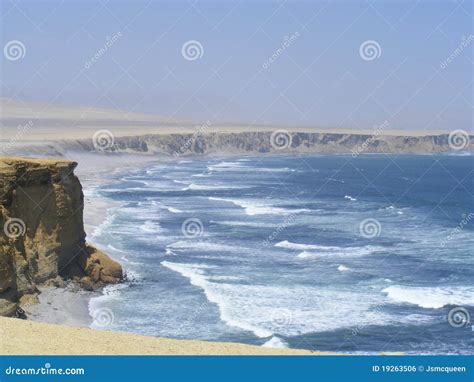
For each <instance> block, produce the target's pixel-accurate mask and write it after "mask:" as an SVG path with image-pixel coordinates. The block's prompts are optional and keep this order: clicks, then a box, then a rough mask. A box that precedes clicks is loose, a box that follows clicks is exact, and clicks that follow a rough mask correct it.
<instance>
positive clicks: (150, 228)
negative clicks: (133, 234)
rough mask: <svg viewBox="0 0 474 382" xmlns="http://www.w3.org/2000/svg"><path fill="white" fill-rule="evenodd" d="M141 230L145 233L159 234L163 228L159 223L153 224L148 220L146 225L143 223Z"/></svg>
mask: <svg viewBox="0 0 474 382" xmlns="http://www.w3.org/2000/svg"><path fill="white" fill-rule="evenodd" d="M140 229H141V230H142V231H144V232H149V233H158V232H160V231H161V226H160V223H158V222H153V221H151V220H147V221H146V222H145V223H143V224H142V225H141V226H140Z"/></svg>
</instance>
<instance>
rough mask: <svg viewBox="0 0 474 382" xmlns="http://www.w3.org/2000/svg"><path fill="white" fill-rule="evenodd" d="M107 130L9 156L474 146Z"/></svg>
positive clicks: (414, 139) (459, 141) (433, 140)
mask: <svg viewBox="0 0 474 382" xmlns="http://www.w3.org/2000/svg"><path fill="white" fill-rule="evenodd" d="M100 132H104V135H102V136H100V134H99V137H98V138H97V139H96V140H95V139H94V138H93V137H92V133H91V138H90V139H75V140H73V139H70V140H62V141H59V140H57V141H50V142H36V143H35V144H32V145H28V144H27V145H22V146H20V148H16V147H15V146H12V147H10V148H9V149H8V150H7V149H5V148H4V149H3V150H4V152H7V153H8V154H9V155H11V154H15V153H24V152H25V150H27V151H28V152H29V153H30V154H31V155H35V154H37V155H42V156H44V155H49V156H61V155H64V154H65V153H66V152H68V151H77V152H84V151H86V152H94V151H105V152H126V153H136V154H162V155H173V156H183V155H207V154H285V153H301V154H318V153H320V154H351V155H360V154H366V153H391V154H430V153H443V152H449V151H461V150H462V151H473V150H474V136H472V135H471V136H470V135H468V134H467V133H466V134H460V135H450V134H434V135H418V136H409V135H406V136H405V135H378V134H373V135H370V134H357V133H354V134H352V133H327V132H325V133H322V132H297V131H285V130H276V131H241V132H235V133H232V132H212V131H207V130H205V129H197V130H196V132H195V133H179V134H178V133H177V134H145V135H137V136H122V135H117V136H116V135H115V134H114V131H113V129H112V130H100V131H98V133H100Z"/></svg>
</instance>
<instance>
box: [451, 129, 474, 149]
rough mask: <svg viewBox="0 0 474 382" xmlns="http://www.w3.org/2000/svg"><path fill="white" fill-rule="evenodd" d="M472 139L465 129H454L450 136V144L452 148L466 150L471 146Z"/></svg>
mask: <svg viewBox="0 0 474 382" xmlns="http://www.w3.org/2000/svg"><path fill="white" fill-rule="evenodd" d="M470 142H471V139H470V137H469V133H468V132H467V131H465V130H460V129H458V130H453V131H451V132H450V133H449V136H448V145H449V147H450V148H451V149H452V150H464V149H465V148H466V147H467V146H469V144H470Z"/></svg>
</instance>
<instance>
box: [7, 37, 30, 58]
mask: <svg viewBox="0 0 474 382" xmlns="http://www.w3.org/2000/svg"><path fill="white" fill-rule="evenodd" d="M25 54H26V47H25V44H23V43H22V42H21V41H19V40H11V41H8V42H7V43H6V44H5V46H4V47H3V55H4V56H5V58H6V59H7V60H9V61H18V60H21V59H23V58H24V57H25Z"/></svg>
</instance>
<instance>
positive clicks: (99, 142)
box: [92, 130, 115, 151]
mask: <svg viewBox="0 0 474 382" xmlns="http://www.w3.org/2000/svg"><path fill="white" fill-rule="evenodd" d="M92 143H93V145H94V148H95V149H96V150H97V151H107V150H110V149H111V148H112V147H113V146H114V144H115V137H114V134H113V133H112V132H111V131H110V130H98V131H96V132H95V134H94V135H93V137H92Z"/></svg>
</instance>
